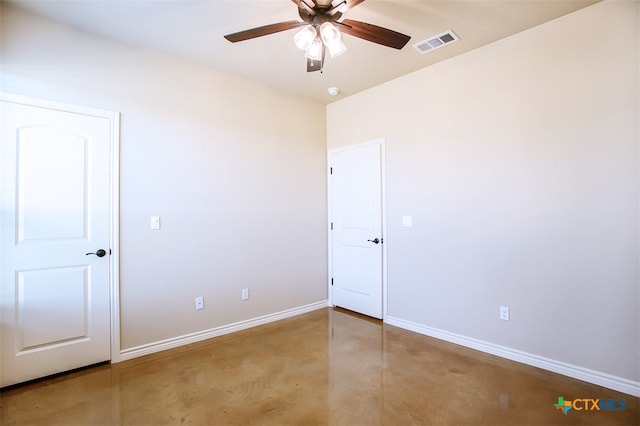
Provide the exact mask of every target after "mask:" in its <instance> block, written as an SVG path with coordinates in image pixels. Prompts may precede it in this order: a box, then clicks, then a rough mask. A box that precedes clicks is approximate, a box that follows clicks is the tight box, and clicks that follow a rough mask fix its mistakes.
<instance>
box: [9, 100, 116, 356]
mask: <svg viewBox="0 0 640 426" xmlns="http://www.w3.org/2000/svg"><path fill="white" fill-rule="evenodd" d="M0 101H4V102H10V103H14V104H20V105H27V106H33V107H39V108H45V109H54V110H59V111H65V112H70V113H75V114H82V115H90V116H94V117H99V118H104V119H107V120H109V127H110V129H111V135H110V138H109V248H110V249H111V255H110V256H109V315H110V318H109V323H110V328H111V330H110V336H111V340H110V346H111V359H110V361H111V362H112V363H116V362H119V361H120V113H119V112H116V111H108V110H104V109H97V108H91V107H86V106H81V105H73V104H67V103H62V102H57V101H50V100H46V99H40V98H34V97H30V96H23V95H18V94H15V93H8V92H2V91H0Z"/></svg>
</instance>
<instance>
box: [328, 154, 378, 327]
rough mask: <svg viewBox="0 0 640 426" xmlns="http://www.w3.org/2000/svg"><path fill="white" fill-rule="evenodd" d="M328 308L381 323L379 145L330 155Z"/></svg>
mask: <svg viewBox="0 0 640 426" xmlns="http://www.w3.org/2000/svg"><path fill="white" fill-rule="evenodd" d="M330 162H331V175H330V177H331V182H330V185H331V222H332V226H333V230H332V231H331V256H332V259H331V264H332V274H331V277H332V279H333V287H332V302H333V305H334V306H340V307H343V308H346V309H349V310H352V311H355V312H359V313H362V314H365V315H369V316H371V317H374V318H382V243H383V236H382V174H381V170H382V161H381V145H380V144H372V145H364V146H359V147H355V148H352V149H347V150H341V151H335V152H332V153H331V158H330Z"/></svg>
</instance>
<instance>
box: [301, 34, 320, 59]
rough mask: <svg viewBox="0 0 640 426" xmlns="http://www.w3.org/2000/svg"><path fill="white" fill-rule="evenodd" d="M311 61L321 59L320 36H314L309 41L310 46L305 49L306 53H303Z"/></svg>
mask: <svg viewBox="0 0 640 426" xmlns="http://www.w3.org/2000/svg"><path fill="white" fill-rule="evenodd" d="M304 56H306V57H307V58H309V59H311V60H312V61H321V60H322V40H320V37H316V38H315V39H313V41H312V42H311V46H309V48H308V49H307V53H306V54H305V55H304Z"/></svg>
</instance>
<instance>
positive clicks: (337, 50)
mask: <svg viewBox="0 0 640 426" xmlns="http://www.w3.org/2000/svg"><path fill="white" fill-rule="evenodd" d="M325 45H326V46H327V49H328V50H329V55H331V57H332V58H335V57H337V56H340V55H342V54H343V53H344V52H346V51H347V46H345V45H344V43H343V42H342V40H340V39H338V40H334V41H332V42H331V43H325Z"/></svg>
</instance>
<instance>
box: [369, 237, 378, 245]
mask: <svg viewBox="0 0 640 426" xmlns="http://www.w3.org/2000/svg"><path fill="white" fill-rule="evenodd" d="M367 241H370V242H372V243H373V244H378V243H379V242H380V239H379V238H374V239H373V240H367Z"/></svg>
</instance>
